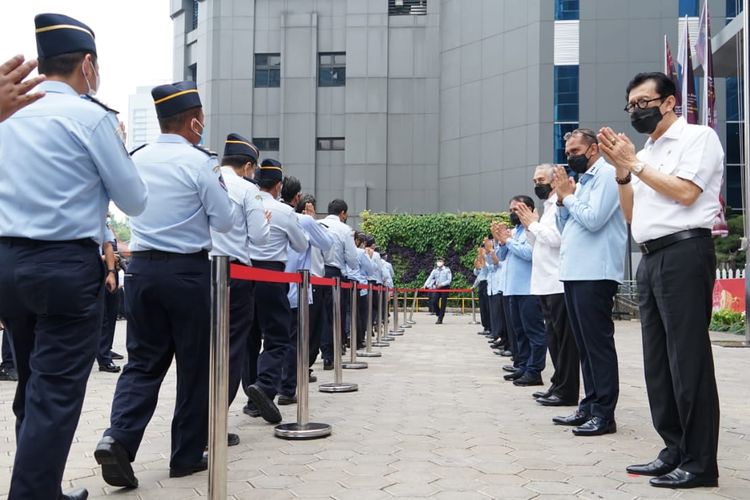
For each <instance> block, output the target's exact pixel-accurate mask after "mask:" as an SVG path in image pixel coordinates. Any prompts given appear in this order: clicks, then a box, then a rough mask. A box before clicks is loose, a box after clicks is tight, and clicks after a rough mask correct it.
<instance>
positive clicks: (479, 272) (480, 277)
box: [474, 263, 489, 285]
mask: <svg viewBox="0 0 750 500" xmlns="http://www.w3.org/2000/svg"><path fill="white" fill-rule="evenodd" d="M488 274H489V271H488V270H487V265H486V263H485V266H484V267H482V268H481V269H474V276H476V277H477V279H476V280H475V281H474V283H475V284H477V285H478V284H479V283H480V282H481V281H487V275H488Z"/></svg>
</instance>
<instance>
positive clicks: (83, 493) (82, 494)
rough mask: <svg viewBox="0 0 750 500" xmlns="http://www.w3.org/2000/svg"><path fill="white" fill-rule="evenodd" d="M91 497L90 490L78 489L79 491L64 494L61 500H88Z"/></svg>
mask: <svg viewBox="0 0 750 500" xmlns="http://www.w3.org/2000/svg"><path fill="white" fill-rule="evenodd" d="M88 497H89V490H87V489H86V488H78V489H77V490H73V491H69V492H68V493H64V494H63V496H61V497H60V500H86V499H87V498H88Z"/></svg>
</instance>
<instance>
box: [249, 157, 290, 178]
mask: <svg viewBox="0 0 750 500" xmlns="http://www.w3.org/2000/svg"><path fill="white" fill-rule="evenodd" d="M255 176H256V177H257V178H258V180H262V181H265V180H272V181H277V182H281V180H282V179H283V178H284V172H283V170H282V169H281V163H279V162H278V161H276V160H273V159H271V158H266V159H265V160H263V162H261V164H260V167H258V171H257V172H256V174H255Z"/></svg>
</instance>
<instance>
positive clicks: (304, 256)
mask: <svg viewBox="0 0 750 500" xmlns="http://www.w3.org/2000/svg"><path fill="white" fill-rule="evenodd" d="M296 215H297V218H298V219H299V224H300V226H301V227H302V231H304V232H305V236H306V237H307V240H308V243H307V248H306V249H305V250H304V251H302V252H298V251H296V250H295V249H294V248H292V246H291V245H289V248H288V249H287V261H286V268H285V269H284V270H285V271H286V272H288V273H296V272H297V271H299V270H300V269H309V270H310V271H311V274H313V275H315V276H321V270H320V269H318V270H316V271H317V273H313V272H312V267H313V259H312V252H313V250H314V248H313V247H315V248H317V249H319V250H320V251H322V252H325V251H327V250H328V249H329V248H331V245H333V243H334V240H333V237H332V236H331V235H330V234H329V233H328V231H327V230H326V228H324V227H323V226H321V225H320V224H318V223H317V222H316V221H315V219H313V218H312V217H310V216H309V215H307V214H296ZM297 290H298V285H297V283H291V284H290V285H289V292H288V293H287V297H288V298H289V305H290V306H291V307H293V308H296V307H297V306H298V305H299V304H298V302H299V299H298V297H297V295H298V292H297ZM307 297H308V303H310V304H312V303H313V295H312V285H311V286H310V290H308V294H307Z"/></svg>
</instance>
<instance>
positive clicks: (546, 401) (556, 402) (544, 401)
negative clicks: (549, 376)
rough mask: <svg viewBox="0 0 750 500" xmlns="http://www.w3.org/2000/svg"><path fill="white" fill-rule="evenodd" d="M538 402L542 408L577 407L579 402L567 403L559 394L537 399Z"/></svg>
mask: <svg viewBox="0 0 750 500" xmlns="http://www.w3.org/2000/svg"><path fill="white" fill-rule="evenodd" d="M536 402H537V403H539V404H540V405H542V406H577V405H578V401H565V400H564V399H561V398H560V396H558V395H557V394H550V395H549V396H547V397H546V398H536Z"/></svg>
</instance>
